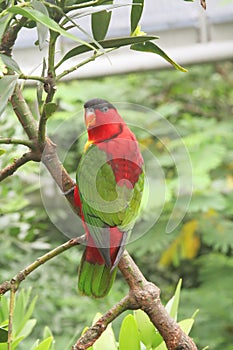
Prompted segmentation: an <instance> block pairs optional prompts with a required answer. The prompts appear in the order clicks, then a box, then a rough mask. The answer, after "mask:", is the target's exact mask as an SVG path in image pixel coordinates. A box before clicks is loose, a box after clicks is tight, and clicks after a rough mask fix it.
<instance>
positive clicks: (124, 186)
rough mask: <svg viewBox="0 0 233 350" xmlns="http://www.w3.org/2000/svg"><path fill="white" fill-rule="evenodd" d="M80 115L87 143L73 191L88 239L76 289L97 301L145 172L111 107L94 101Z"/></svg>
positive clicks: (124, 238) (136, 207) (130, 222)
mask: <svg viewBox="0 0 233 350" xmlns="http://www.w3.org/2000/svg"><path fill="white" fill-rule="evenodd" d="M84 111H85V112H84V120H85V124H86V129H87V136H88V139H87V142H86V144H85V147H84V152H83V154H82V156H81V159H80V161H79V164H78V167H77V174H76V185H75V188H74V203H75V206H77V207H78V208H79V210H80V213H81V219H82V223H83V226H84V229H85V235H86V247H85V251H84V253H83V256H82V258H81V262H80V266H79V272H78V289H79V291H80V293H81V294H83V295H86V296H90V297H94V298H101V297H104V296H105V295H107V294H108V293H109V291H110V289H111V287H112V284H113V282H114V279H115V275H116V270H117V265H118V263H119V260H120V258H121V256H122V254H123V252H124V249H125V245H126V243H127V242H128V240H129V236H130V233H131V231H132V229H133V226H134V224H135V221H136V219H137V217H138V214H139V211H140V204H141V200H142V194H143V188H144V177H145V172H144V161H143V157H142V155H141V152H140V149H139V144H138V142H137V139H136V137H135V135H134V133H133V132H132V131H131V130H130V128H129V127H128V126H127V124H126V123H125V122H124V120H123V119H122V117H121V116H120V115H119V113H118V111H117V109H116V108H115V107H114V106H113V104H111V103H110V102H108V101H106V100H104V99H101V98H93V99H91V100H89V101H87V102H86V103H85V104H84Z"/></svg>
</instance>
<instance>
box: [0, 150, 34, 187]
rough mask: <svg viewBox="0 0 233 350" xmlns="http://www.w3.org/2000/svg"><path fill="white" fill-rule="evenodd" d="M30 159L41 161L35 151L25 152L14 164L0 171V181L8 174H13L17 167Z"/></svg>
mask: <svg viewBox="0 0 233 350" xmlns="http://www.w3.org/2000/svg"><path fill="white" fill-rule="evenodd" d="M30 160H34V161H39V159H37V156H36V155H35V153H33V152H28V153H25V154H23V155H22V157H20V158H18V159H15V160H14V162H13V163H12V164H10V165H8V166H7V167H6V168H4V169H2V170H1V171H0V182H1V181H3V180H4V179H6V178H7V177H8V176H10V175H13V174H14V172H15V171H16V170H17V169H19V168H20V167H21V166H22V165H24V164H26V163H28V162H29V161H30Z"/></svg>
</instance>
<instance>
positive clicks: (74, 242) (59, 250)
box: [0, 236, 85, 295]
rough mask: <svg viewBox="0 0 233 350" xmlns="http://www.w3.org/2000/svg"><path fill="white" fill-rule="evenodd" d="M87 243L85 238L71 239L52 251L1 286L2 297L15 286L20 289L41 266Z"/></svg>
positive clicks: (0, 293)
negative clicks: (23, 282) (20, 285)
mask: <svg viewBox="0 0 233 350" xmlns="http://www.w3.org/2000/svg"><path fill="white" fill-rule="evenodd" d="M82 243H85V236H80V237H77V238H73V239H70V240H69V241H68V242H65V243H64V244H62V245H60V246H59V247H57V248H55V249H53V250H51V251H50V252H48V253H46V254H44V255H43V256H41V257H40V258H38V259H37V260H36V261H34V262H33V263H32V264H30V265H28V266H27V267H26V268H25V269H24V270H22V271H20V272H19V273H18V274H17V275H16V276H15V277H13V278H12V280H11V281H5V282H3V283H2V284H1V285H0V295H3V294H5V293H6V292H7V291H9V290H10V289H11V288H12V285H14V288H15V289H18V286H19V284H20V283H21V282H22V281H23V280H25V278H26V277H27V276H28V275H29V274H30V273H32V272H33V271H34V270H36V269H37V268H38V267H39V266H41V265H43V264H44V263H46V262H47V261H49V260H51V259H53V258H54V257H55V256H57V255H59V254H61V253H63V252H64V251H65V250H68V249H70V248H72V247H74V246H76V245H79V244H82Z"/></svg>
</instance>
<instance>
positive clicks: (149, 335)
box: [134, 310, 163, 348]
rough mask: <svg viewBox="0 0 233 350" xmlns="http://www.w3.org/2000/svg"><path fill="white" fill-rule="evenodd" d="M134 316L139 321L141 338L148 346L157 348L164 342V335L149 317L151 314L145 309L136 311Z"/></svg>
mask: <svg viewBox="0 0 233 350" xmlns="http://www.w3.org/2000/svg"><path fill="white" fill-rule="evenodd" d="M134 318H135V320H136V322H137V326H138V331H139V336H140V340H141V341H142V343H143V344H144V345H145V346H146V348H151V347H152V348H155V347H156V346H158V345H159V344H160V343H162V341H163V338H162V336H161V335H160V334H159V332H158V331H157V330H156V328H155V326H154V325H153V323H152V322H151V320H150V319H149V316H148V315H147V314H146V313H145V312H144V311H142V310H136V311H134Z"/></svg>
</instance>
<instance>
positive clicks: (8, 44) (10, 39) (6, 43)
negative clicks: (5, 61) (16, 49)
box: [0, 17, 27, 56]
mask: <svg viewBox="0 0 233 350" xmlns="http://www.w3.org/2000/svg"><path fill="white" fill-rule="evenodd" d="M26 22H27V18H24V17H22V18H21V19H20V20H19V22H18V23H16V24H15V25H13V26H9V27H8V29H7V30H6V32H5V34H4V35H3V37H2V40H1V45H0V51H1V53H4V54H5V55H7V56H11V52H12V48H13V46H14V44H15V41H16V39H17V35H18V33H19V31H20V29H21V28H22V27H23V26H24V24H25V23H26Z"/></svg>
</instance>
